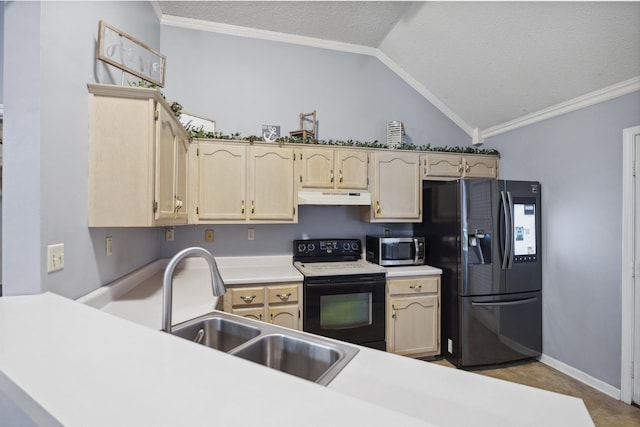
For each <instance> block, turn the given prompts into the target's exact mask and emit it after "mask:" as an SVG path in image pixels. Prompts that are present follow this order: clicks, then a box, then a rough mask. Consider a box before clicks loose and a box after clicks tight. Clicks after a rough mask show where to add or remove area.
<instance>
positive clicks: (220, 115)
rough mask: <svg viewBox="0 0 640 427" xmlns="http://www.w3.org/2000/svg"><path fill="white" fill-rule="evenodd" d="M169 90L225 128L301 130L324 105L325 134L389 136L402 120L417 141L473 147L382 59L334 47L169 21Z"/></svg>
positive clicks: (165, 34) (188, 108) (165, 32)
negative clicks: (302, 117) (306, 116)
mask: <svg viewBox="0 0 640 427" xmlns="http://www.w3.org/2000/svg"><path fill="white" fill-rule="evenodd" d="M161 37H162V38H161V45H162V53H164V54H165V55H167V76H166V89H165V91H164V92H165V94H166V96H167V97H168V98H169V99H171V100H175V101H179V102H180V103H181V104H182V105H183V107H184V111H185V112H189V113H192V114H195V115H197V116H201V117H206V118H210V119H213V120H215V121H216V126H217V129H218V130H219V131H221V132H223V133H225V134H230V133H234V132H241V134H242V135H244V136H248V135H252V134H255V135H259V134H260V132H261V125H263V124H273V125H280V126H281V133H282V134H283V135H289V131H291V130H296V129H298V128H299V119H298V114H299V113H301V112H305V113H306V112H310V111H312V110H317V118H318V128H319V129H318V138H320V139H325V140H327V139H342V140H347V139H354V140H361V141H362V140H366V141H373V140H379V141H380V142H386V124H387V122H389V121H392V120H401V121H403V122H404V124H405V126H406V132H407V136H408V138H410V139H411V141H412V142H413V143H415V144H417V145H422V144H426V143H431V144H432V145H450V146H451V145H468V144H469V143H470V142H471V138H470V137H469V135H467V134H466V133H464V132H463V131H462V130H461V129H460V128H459V127H458V126H456V125H455V124H454V123H453V122H452V121H450V120H449V119H448V118H447V117H446V116H444V114H442V113H441V112H440V111H439V110H438V109H436V108H435V107H434V106H433V105H432V104H430V103H429V102H427V101H426V100H425V99H424V97H422V96H421V95H420V94H418V93H417V92H416V91H415V90H414V89H412V88H411V87H410V86H409V85H407V84H406V83H405V82H404V81H403V80H401V79H400V78H399V77H398V76H397V75H395V74H394V73H393V72H392V71H390V70H389V69H388V68H387V67H386V66H385V65H384V64H382V63H381V62H380V61H379V60H378V59H376V58H374V57H372V56H367V55H358V54H352V53H344V52H338V51H333V50H328V49H320V48H314V47H307V46H300V45H295V44H287V43H281V42H273V41H265V40H256V39H251V38H244V37H237V36H230V35H224V34H217V33H211V32H206V31H198V30H190V29H185V28H178V27H171V26H167V25H163V26H162V32H161Z"/></svg>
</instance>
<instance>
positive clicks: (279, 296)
mask: <svg viewBox="0 0 640 427" xmlns="http://www.w3.org/2000/svg"><path fill="white" fill-rule="evenodd" d="M276 296H277V297H278V298H280V299H281V300H282V301H288V300H289V297H290V296H291V292H289V293H287V294H276Z"/></svg>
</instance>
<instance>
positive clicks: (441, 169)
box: [422, 153, 463, 179]
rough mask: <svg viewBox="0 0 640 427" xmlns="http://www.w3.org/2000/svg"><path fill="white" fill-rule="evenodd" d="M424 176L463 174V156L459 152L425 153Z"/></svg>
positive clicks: (456, 176)
mask: <svg viewBox="0 0 640 427" xmlns="http://www.w3.org/2000/svg"><path fill="white" fill-rule="evenodd" d="M422 161H423V171H422V172H423V178H426V179H427V178H428V177H451V178H459V177H461V176H462V169H463V165H462V158H461V156H460V155H458V154H443V153H429V154H425V155H423V159H422Z"/></svg>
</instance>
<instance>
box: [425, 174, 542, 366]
mask: <svg viewBox="0 0 640 427" xmlns="http://www.w3.org/2000/svg"><path fill="white" fill-rule="evenodd" d="M423 191H424V193H423V211H422V212H423V222H422V224H415V226H414V234H415V235H418V236H425V237H426V238H427V264H429V265H432V266H436V267H439V268H441V269H442V271H443V274H442V283H441V284H442V288H441V289H442V306H441V309H442V310H441V312H442V320H441V331H442V336H441V348H442V355H443V356H444V357H445V358H446V359H448V360H449V361H450V362H451V363H453V364H454V365H456V366H457V367H462V368H464V367H482V366H488V365H496V364H502V363H507V362H513V361H517V360H522V359H527V358H532V357H536V356H539V355H540V354H541V352H542V268H541V256H540V252H541V227H540V223H541V222H540V221H541V218H540V210H541V209H540V183H538V182H530V181H504V180H485V179H460V180H456V181H449V182H430V181H425V182H424V187H423Z"/></svg>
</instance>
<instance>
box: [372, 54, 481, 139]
mask: <svg viewBox="0 0 640 427" xmlns="http://www.w3.org/2000/svg"><path fill="white" fill-rule="evenodd" d="M376 51H377V52H376V55H375V56H376V58H378V59H379V60H380V62H382V63H383V64H384V65H386V66H387V67H388V68H389V69H390V70H391V71H393V72H394V73H396V74H397V75H398V77H400V78H401V79H402V80H404V81H405V82H406V83H407V84H408V85H409V86H411V87H412V88H413V89H415V90H416V91H417V92H418V93H419V94H420V95H422V96H423V97H425V98H426V99H427V101H429V102H430V103H431V104H433V105H434V107H436V108H437V109H438V110H440V112H442V114H444V115H445V116H447V117H448V118H449V120H451V121H452V122H454V123H455V124H456V125H458V127H460V128H461V129H462V130H463V131H465V132H466V133H467V134H468V135H469V136H473V127H472V126H471V125H469V124H468V123H467V122H465V121H464V120H462V118H461V117H460V116H458V115H457V114H456V113H454V112H453V110H451V109H450V108H449V107H448V106H447V105H446V104H445V103H444V102H442V101H441V100H440V99H439V98H438V97H437V96H435V95H434V94H433V93H431V91H429V90H428V89H427V88H426V87H424V85H423V84H422V83H420V82H419V81H417V80H416V79H415V78H413V76H412V75H411V74H409V73H408V72H407V71H405V69H404V68H402V67H401V66H399V65H398V63H396V62H395V61H393V60H392V59H391V58H389V57H388V56H387V55H386V54H385V53H383V52H382V51H381V50H380V49H376Z"/></svg>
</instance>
